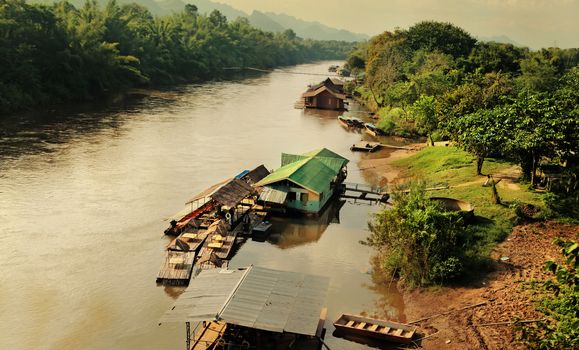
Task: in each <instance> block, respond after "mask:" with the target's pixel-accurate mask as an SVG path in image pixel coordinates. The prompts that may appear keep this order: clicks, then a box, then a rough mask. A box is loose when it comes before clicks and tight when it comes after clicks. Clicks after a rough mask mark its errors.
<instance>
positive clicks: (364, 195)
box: [340, 182, 390, 204]
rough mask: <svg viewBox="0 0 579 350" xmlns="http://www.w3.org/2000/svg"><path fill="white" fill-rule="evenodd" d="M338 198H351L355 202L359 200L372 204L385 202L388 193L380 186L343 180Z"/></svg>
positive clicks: (388, 196)
mask: <svg viewBox="0 0 579 350" xmlns="http://www.w3.org/2000/svg"><path fill="white" fill-rule="evenodd" d="M340 198H346V199H353V200H354V201H355V202H356V201H358V200H360V201H364V202H367V203H368V202H369V203H370V204H372V203H385V202H386V201H388V199H389V198H390V195H389V194H388V193H387V192H386V191H385V189H384V188H382V187H373V186H368V185H364V184H357V183H349V182H345V183H344V184H343V188H342V194H341V195H340Z"/></svg>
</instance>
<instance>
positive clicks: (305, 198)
mask: <svg viewBox="0 0 579 350" xmlns="http://www.w3.org/2000/svg"><path fill="white" fill-rule="evenodd" d="M300 199H301V200H302V202H303V203H306V202H307V201H308V194H307V193H302V195H301V198H300Z"/></svg>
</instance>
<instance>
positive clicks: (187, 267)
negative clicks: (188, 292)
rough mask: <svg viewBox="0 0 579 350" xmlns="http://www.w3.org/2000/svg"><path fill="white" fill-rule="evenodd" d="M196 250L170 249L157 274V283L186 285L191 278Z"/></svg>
mask: <svg viewBox="0 0 579 350" xmlns="http://www.w3.org/2000/svg"><path fill="white" fill-rule="evenodd" d="M194 261H195V252H179V251H172V250H168V251H166V252H165V260H164V262H163V265H162V266H161V270H160V271H159V274H158V275H157V283H160V284H163V285H170V286H185V285H187V284H188V283H189V280H190V279H191V274H192V272H193V263H194Z"/></svg>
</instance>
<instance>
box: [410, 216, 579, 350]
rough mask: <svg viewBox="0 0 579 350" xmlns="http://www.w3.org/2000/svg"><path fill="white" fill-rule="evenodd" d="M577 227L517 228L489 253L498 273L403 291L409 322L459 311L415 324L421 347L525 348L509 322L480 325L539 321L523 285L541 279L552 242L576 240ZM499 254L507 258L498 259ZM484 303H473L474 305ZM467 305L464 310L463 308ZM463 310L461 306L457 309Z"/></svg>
mask: <svg viewBox="0 0 579 350" xmlns="http://www.w3.org/2000/svg"><path fill="white" fill-rule="evenodd" d="M578 233H579V226H577V225H566V224H558V223H555V222H548V223H535V224H529V225H525V226H517V227H515V229H514V230H513V233H512V234H511V236H510V237H509V238H508V239H507V240H506V241H505V242H503V243H501V244H499V245H498V246H497V248H496V249H495V251H494V252H493V254H492V257H493V259H494V260H495V265H496V271H495V272H493V273H491V274H489V275H488V276H487V277H486V278H485V279H484V280H482V281H480V285H474V286H469V287H460V288H441V289H439V290H437V291H414V292H408V293H406V295H405V298H404V299H405V300H404V301H405V308H406V317H407V319H408V320H409V322H412V320H419V319H422V318H425V317H428V316H431V315H436V314H439V313H444V312H446V311H448V310H459V311H456V312H451V313H448V314H446V315H442V316H438V317H434V318H431V319H428V320H424V321H421V322H419V323H417V325H418V326H419V330H420V332H421V333H422V334H423V335H432V336H430V337H428V338H426V339H424V340H423V341H422V342H421V346H422V348H424V349H443V348H444V349H524V348H525V347H524V346H523V345H522V344H520V343H518V342H517V340H516V337H515V333H514V331H513V329H512V327H511V326H509V325H501V326H481V325H482V324H487V323H494V322H506V321H507V322H508V321H512V320H513V319H514V318H515V317H517V318H519V319H540V318H542V317H543V315H541V314H539V313H538V312H536V311H535V306H534V303H533V301H532V300H533V296H532V294H531V291H530V290H528V289H526V288H524V287H525V284H524V282H526V281H529V280H545V279H546V278H548V277H549V276H548V275H547V274H546V273H545V271H544V268H543V266H544V262H545V260H547V259H549V258H555V257H558V256H559V254H558V251H559V250H558V248H557V247H556V246H554V245H553V244H552V241H553V239H554V238H555V237H563V238H567V239H571V238H575V237H576V235H577V234H578ZM501 257H508V260H506V261H501V259H500V258H501ZM480 303H484V304H482V305H478V306H475V307H469V306H472V305H476V304H480ZM465 307H468V308H466V309H462V308H465ZM460 309H462V310H460Z"/></svg>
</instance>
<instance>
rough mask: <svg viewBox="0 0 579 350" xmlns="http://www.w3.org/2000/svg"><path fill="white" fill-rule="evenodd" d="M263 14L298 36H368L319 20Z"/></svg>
mask: <svg viewBox="0 0 579 350" xmlns="http://www.w3.org/2000/svg"><path fill="white" fill-rule="evenodd" d="M265 15H267V16H269V17H270V18H271V19H273V20H274V21H276V22H277V23H279V24H281V25H282V26H284V27H285V28H291V29H293V31H294V32H296V34H297V35H298V36H299V37H302V38H311V39H317V40H344V41H363V40H368V39H369V38H370V37H369V36H368V35H366V34H359V33H352V32H350V31H347V30H344V29H336V28H332V27H328V26H327V25H325V24H322V23H320V22H310V21H304V20H302V19H299V18H296V17H293V16H289V15H286V14H285V13H273V12H266V13H265Z"/></svg>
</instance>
